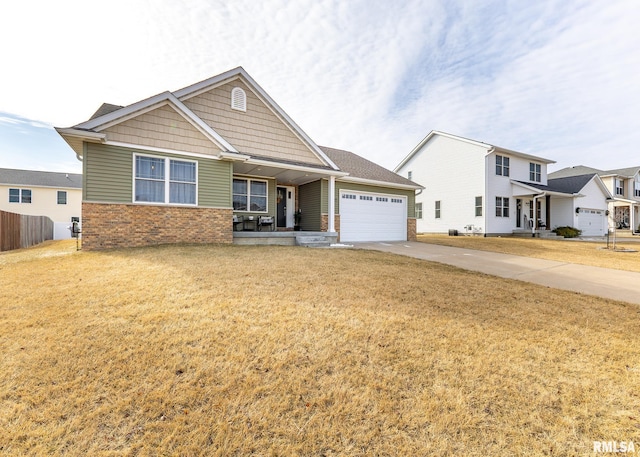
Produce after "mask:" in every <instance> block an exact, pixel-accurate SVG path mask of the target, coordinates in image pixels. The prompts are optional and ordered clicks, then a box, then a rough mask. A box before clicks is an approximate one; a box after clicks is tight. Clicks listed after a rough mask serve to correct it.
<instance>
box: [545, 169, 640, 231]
mask: <svg viewBox="0 0 640 457" xmlns="http://www.w3.org/2000/svg"><path fill="white" fill-rule="evenodd" d="M584 173H596V174H598V176H599V177H600V178H601V179H602V182H603V183H604V185H605V187H606V188H607V190H608V192H609V193H610V194H611V196H612V198H611V200H610V201H609V207H608V209H609V226H610V227H612V228H617V229H628V230H632V231H634V232H640V167H630V168H618V169H615V170H598V169H596V168H590V167H585V166H583V165H578V166H575V167H568V168H563V169H562V170H558V171H556V172H553V173H551V174H550V175H549V176H550V177H551V176H553V177H554V178H564V177H568V176H576V175H580V174H584Z"/></svg>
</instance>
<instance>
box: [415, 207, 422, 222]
mask: <svg viewBox="0 0 640 457" xmlns="http://www.w3.org/2000/svg"><path fill="white" fill-rule="evenodd" d="M416 219H422V203H416Z"/></svg>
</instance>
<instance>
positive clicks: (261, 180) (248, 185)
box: [231, 176, 269, 214]
mask: <svg viewBox="0 0 640 457" xmlns="http://www.w3.org/2000/svg"><path fill="white" fill-rule="evenodd" d="M236 179H239V180H240V179H242V180H244V181H247V209H246V210H241V209H234V210H233V212H234V213H254V214H257V213H259V214H268V213H269V181H268V180H266V179H254V178H247V177H245V176H234V177H233V178H232V179H231V206H233V181H234V180H236ZM252 182H263V183H265V184H266V186H267V193H266V195H265V197H266V199H267V204H266V209H265V210H264V211H252V210H251V183H252ZM259 197H262V195H259Z"/></svg>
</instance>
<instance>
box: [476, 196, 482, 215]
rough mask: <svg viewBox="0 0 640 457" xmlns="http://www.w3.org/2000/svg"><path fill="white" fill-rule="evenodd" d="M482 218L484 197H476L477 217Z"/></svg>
mask: <svg viewBox="0 0 640 457" xmlns="http://www.w3.org/2000/svg"><path fill="white" fill-rule="evenodd" d="M479 216H482V196H480V197H476V217H479Z"/></svg>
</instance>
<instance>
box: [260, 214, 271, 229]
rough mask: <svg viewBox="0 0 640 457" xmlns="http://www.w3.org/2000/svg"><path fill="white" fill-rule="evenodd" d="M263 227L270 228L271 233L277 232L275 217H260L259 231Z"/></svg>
mask: <svg viewBox="0 0 640 457" xmlns="http://www.w3.org/2000/svg"><path fill="white" fill-rule="evenodd" d="M262 227H269V229H270V230H271V231H274V230H275V224H274V221H273V216H260V217H258V230H262Z"/></svg>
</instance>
